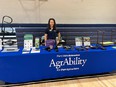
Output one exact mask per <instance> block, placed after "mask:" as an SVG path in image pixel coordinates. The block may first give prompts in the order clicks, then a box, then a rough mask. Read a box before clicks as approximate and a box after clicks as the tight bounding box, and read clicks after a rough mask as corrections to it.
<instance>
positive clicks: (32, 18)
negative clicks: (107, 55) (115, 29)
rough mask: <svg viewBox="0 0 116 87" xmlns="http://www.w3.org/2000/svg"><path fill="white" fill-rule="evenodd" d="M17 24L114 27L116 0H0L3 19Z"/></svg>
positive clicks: (115, 21) (0, 11)
mask: <svg viewBox="0 0 116 87" xmlns="http://www.w3.org/2000/svg"><path fill="white" fill-rule="evenodd" d="M4 15H9V16H11V17H12V18H13V19H14V23H47V21H48V19H49V18H50V17H53V18H55V19H56V21H57V23H63V24H115V23H116V0H48V1H39V0H0V19H2V17H3V16H4Z"/></svg>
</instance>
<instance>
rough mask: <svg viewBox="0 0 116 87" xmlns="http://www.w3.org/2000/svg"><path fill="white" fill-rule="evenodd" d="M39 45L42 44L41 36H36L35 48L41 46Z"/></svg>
mask: <svg viewBox="0 0 116 87" xmlns="http://www.w3.org/2000/svg"><path fill="white" fill-rule="evenodd" d="M39 45H40V39H39V37H36V38H35V48H39Z"/></svg>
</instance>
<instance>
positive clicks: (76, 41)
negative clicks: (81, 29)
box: [75, 37, 82, 46]
mask: <svg viewBox="0 0 116 87" xmlns="http://www.w3.org/2000/svg"><path fill="white" fill-rule="evenodd" d="M75 45H76V46H82V37H75Z"/></svg>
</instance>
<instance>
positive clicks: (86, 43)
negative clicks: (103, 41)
mask: <svg viewBox="0 0 116 87" xmlns="http://www.w3.org/2000/svg"><path fill="white" fill-rule="evenodd" d="M83 41H84V46H90V45H91V43H90V37H83Z"/></svg>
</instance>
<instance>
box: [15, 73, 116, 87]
mask: <svg viewBox="0 0 116 87" xmlns="http://www.w3.org/2000/svg"><path fill="white" fill-rule="evenodd" d="M13 87H116V74H110V75H101V76H94V77H91V78H90V77H86V78H75V79H72V80H64V81H56V82H42V83H39V82H32V83H29V84H22V85H19V86H13Z"/></svg>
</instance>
